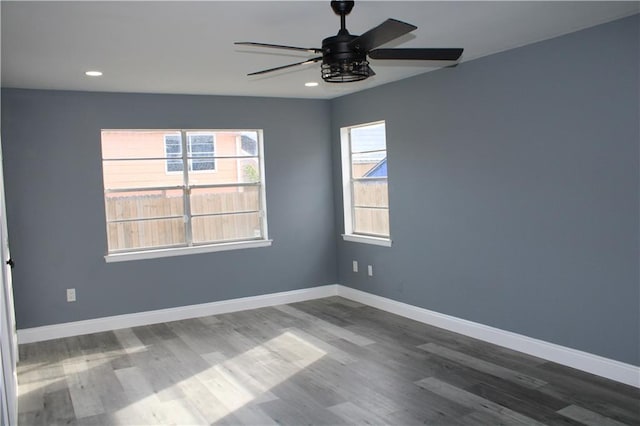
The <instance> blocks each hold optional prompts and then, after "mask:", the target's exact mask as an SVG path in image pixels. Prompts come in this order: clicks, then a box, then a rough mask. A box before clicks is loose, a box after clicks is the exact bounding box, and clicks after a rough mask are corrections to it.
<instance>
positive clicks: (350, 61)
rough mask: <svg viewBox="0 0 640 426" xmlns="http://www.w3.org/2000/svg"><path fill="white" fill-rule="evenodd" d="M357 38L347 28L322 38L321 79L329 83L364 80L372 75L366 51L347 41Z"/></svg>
mask: <svg viewBox="0 0 640 426" xmlns="http://www.w3.org/2000/svg"><path fill="white" fill-rule="evenodd" d="M356 38H358V36H353V35H351V34H349V32H348V31H347V30H340V31H339V32H338V35H336V36H333V37H327V38H325V39H324V40H322V79H323V80H324V81H326V82H329V83H347V82H352V81H359V80H364V79H366V78H368V77H370V76H371V75H372V72H371V68H370V67H369V62H368V61H367V54H366V52H363V51H360V50H359V49H354V48H353V47H350V46H349V43H350V42H351V41H352V40H354V39H356Z"/></svg>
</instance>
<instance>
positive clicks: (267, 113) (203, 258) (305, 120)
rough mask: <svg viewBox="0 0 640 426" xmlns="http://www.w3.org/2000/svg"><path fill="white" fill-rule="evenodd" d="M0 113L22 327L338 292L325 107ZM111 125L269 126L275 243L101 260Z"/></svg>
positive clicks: (43, 102)
mask: <svg viewBox="0 0 640 426" xmlns="http://www.w3.org/2000/svg"><path fill="white" fill-rule="evenodd" d="M2 113H3V115H2V142H3V150H4V160H5V184H6V193H7V204H8V212H7V217H8V220H9V230H10V243H11V250H12V255H13V258H14V259H15V261H16V268H15V269H14V290H15V300H16V316H17V323H18V328H27V327H34V326H40V325H46V324H56V323H62V322H67V321H77V320H83V319H88V318H97V317H104V316H109V315H117V314H125V313H131V312H140V311H146V310H152V309H160V308H167V307H174V306H181V305H189V304H197V303H205V302H211V301H218V300H225V299H231V298H236V297H243V296H253V295H259V294H266V293H273V292H278V291H286V290H293V289H299V288H304V287H312V286H317V285H323V284H333V283H335V282H336V270H337V268H336V257H335V245H336V242H335V235H336V233H337V231H335V228H334V219H333V210H334V208H333V194H332V186H331V184H332V170H331V167H332V165H331V145H330V143H329V140H330V130H329V128H328V126H327V123H329V102H328V101H320V100H286V99H266V98H239V97H213V96H171V95H137V94H107V93H78V92H55V91H35V90H34V91H30V90H3V92H2ZM101 128H143V129H144V128H262V129H264V137H265V160H266V161H265V163H266V165H265V167H266V169H265V171H266V182H267V209H268V215H269V233H270V237H271V238H273V240H274V242H273V245H272V246H271V247H268V248H256V249H246V250H236V251H230V252H218V253H209V254H200V255H190V256H179V257H172V258H163V259H154V260H142V261H130V262H122V263H110V264H107V263H105V261H104V258H103V256H104V254H105V251H106V235H105V223H104V222H105V217H104V202H103V199H102V171H101V160H100V158H101V155H100V129H101ZM68 287H75V288H76V289H77V295H78V301H77V302H76V303H67V302H66V299H65V297H66V296H65V289H66V288H68Z"/></svg>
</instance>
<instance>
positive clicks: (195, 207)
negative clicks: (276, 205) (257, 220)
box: [190, 186, 260, 215]
mask: <svg viewBox="0 0 640 426" xmlns="http://www.w3.org/2000/svg"><path fill="white" fill-rule="evenodd" d="M190 201H191V214H194V215H199V214H211V213H235V212H246V211H258V210H259V209H260V191H259V188H258V187H257V186H243V187H224V188H195V189H193V190H192V191H191V199H190Z"/></svg>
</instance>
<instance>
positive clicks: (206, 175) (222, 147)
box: [102, 130, 259, 196]
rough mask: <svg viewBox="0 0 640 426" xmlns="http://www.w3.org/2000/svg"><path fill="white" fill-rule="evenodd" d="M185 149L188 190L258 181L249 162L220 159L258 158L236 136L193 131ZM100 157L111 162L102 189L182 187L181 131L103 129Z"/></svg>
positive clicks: (247, 141)
mask: <svg viewBox="0 0 640 426" xmlns="http://www.w3.org/2000/svg"><path fill="white" fill-rule="evenodd" d="M186 145H187V149H188V152H189V156H190V157H194V158H192V159H189V184H190V185H212V184H224V183H236V182H247V181H254V180H256V177H257V176H259V174H258V170H257V165H254V164H253V162H254V161H253V160H252V159H238V158H226V159H225V158H220V157H238V156H254V155H256V154H257V142H256V141H255V140H254V139H252V138H251V137H249V136H247V135H243V134H241V133H240V132H219V131H215V132H214V131H193V132H189V133H188V140H187V143H186ZM102 157H103V158H104V159H105V160H115V161H105V162H104V163H103V175H104V186H105V188H108V189H124V188H131V189H136V188H148V187H158V186H179V185H182V184H183V179H184V176H183V164H182V159H181V157H182V143H181V140H180V133H179V132H175V131H162V130H160V131H158V130H149V131H140V130H131V131H127V130H105V131H103V132H102ZM145 159H146V160H145ZM230 190H235V189H234V188H231V189H230ZM129 194H130V195H132V194H131V193H129ZM120 196H122V194H120Z"/></svg>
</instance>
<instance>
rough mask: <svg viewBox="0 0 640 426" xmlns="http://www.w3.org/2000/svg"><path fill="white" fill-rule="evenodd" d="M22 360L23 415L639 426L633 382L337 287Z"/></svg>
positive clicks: (59, 343)
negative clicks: (387, 308) (447, 326)
mask: <svg viewBox="0 0 640 426" xmlns="http://www.w3.org/2000/svg"><path fill="white" fill-rule="evenodd" d="M20 359H21V361H20V364H19V366H18V382H19V421H20V423H19V424H20V425H87V426H89V425H154V424H159V425H170V424H175V425H183V424H224V425H268V424H283V425H284V424H286V425H342V424H353V425H364V424H369V425H378V424H389V425H417V424H427V425H431V424H433V425H500V424H507V425H511V424H524V425H539V424H549V425H557V424H560V425H597V426H606V425H622V424H626V425H640V391H639V390H638V389H635V388H632V387H629V386H625V385H622V384H619V383H616V382H612V381H608V380H605V379H602V378H599V377H596V376H592V375H590V374H587V373H583V372H580V371H577V370H572V369H570V368H567V367H563V366H560V365H557V364H553V363H550V362H546V361H544V360H541V359H538V358H534V357H531V356H528V355H523V354H521V353H517V352H513V351H510V350H507V349H504V348H500V347H497V346H494V345H490V344H487V343H484V342H480V341H477V340H474V339H470V338H467V337H464V336H461V335H458V334H455V333H451V332H447V331H444V330H441V329H438V328H434V327H430V326H427V325H424V324H420V323H417V322H414V321H411V320H407V319H405V318H401V317H398V316H395V315H392V314H388V313H385V312H383V311H380V310H377V309H374V308H371V307H367V306H364V305H360V304H357V303H355V302H351V301H349V300H346V299H342V298H339V297H332V298H327V299H320V300H314V301H310V302H303V303H296V304H292V305H283V306H277V307H271V308H263V309H257V310H252V311H244V312H237V313H232V314H225V315H217V316H211V317H204V318H199V319H192V320H184V321H176V322H171V323H165V324H159V325H153V326H148V327H138V328H132V329H123V330H117V331H114V332H106V333H98V334H92V335H87V336H80V337H72V338H66V339H58V340H52V341H48V342H40V343H32V344H27V345H21V346H20Z"/></svg>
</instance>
